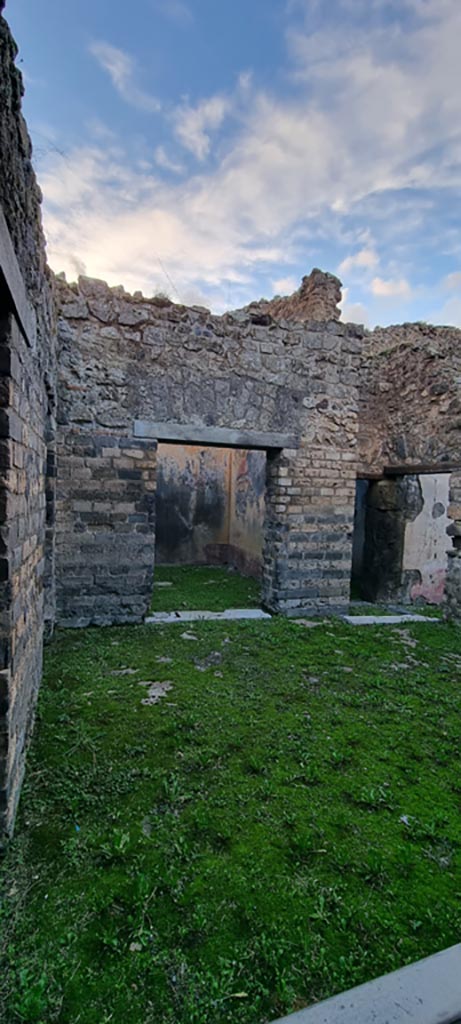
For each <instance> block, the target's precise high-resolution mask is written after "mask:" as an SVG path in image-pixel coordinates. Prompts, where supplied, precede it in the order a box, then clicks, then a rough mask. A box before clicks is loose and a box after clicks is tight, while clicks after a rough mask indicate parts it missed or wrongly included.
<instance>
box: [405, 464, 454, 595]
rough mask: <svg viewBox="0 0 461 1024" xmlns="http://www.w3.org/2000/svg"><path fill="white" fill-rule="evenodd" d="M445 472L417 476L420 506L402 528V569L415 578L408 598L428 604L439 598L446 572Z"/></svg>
mask: <svg viewBox="0 0 461 1024" xmlns="http://www.w3.org/2000/svg"><path fill="white" fill-rule="evenodd" d="M449 482H450V474H449V473H435V474H427V475H426V474H425V475H423V476H420V477H419V483H420V487H421V494H422V499H423V507H422V509H421V512H420V513H419V515H418V516H417V517H416V519H414V520H413V521H411V522H408V523H407V525H406V529H405V539H404V550H403V566H402V568H403V572H404V573H406V572H411V573H417V574H419V575H420V579H419V581H418V580H417V581H415V582H414V583H413V584H412V585H411V586H410V599H411V600H412V601H416V600H417V599H418V598H424V600H426V601H428V602H429V603H430V604H440V603H441V602H442V601H443V596H444V589H445V579H446V574H447V550H448V548H449V539H448V537H447V532H446V531H447V527H448V526H449V524H450V519H449V518H448V515H447V508H448V504H449Z"/></svg>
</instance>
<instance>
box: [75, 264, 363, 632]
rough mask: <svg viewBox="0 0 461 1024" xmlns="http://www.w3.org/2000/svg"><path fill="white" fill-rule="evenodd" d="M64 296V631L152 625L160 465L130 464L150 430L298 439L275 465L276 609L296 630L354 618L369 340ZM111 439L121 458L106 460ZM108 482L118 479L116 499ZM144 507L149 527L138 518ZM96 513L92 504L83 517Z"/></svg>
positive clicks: (272, 603) (83, 293)
mask: <svg viewBox="0 0 461 1024" xmlns="http://www.w3.org/2000/svg"><path fill="white" fill-rule="evenodd" d="M57 294H58V302H59V309H60V317H59V455H58V522H57V530H58V553H57V587H58V614H59V620H60V621H64V622H66V623H70V622H71V621H73V622H75V623H83V622H98V621H101V615H102V614H103V615H104V617H105V618H104V621H108V619H109V618H110V620H111V621H132V620H133V619H140V618H141V617H142V611H143V609H144V610H145V609H147V604H148V590H149V587H150V583H151V577H152V569H153V553H154V529H153V523H152V519H151V518H148V519H147V520H143V521H142V522H141V521H138V519H137V518H136V517H137V516H138V515H144V514H147V515H148V517H151V516H152V510H149V512H148V513H146V511H145V509H144V506H143V504H142V503H143V501H144V500H145V497H146V494H145V485H148V486H149V487H151V488H152V489H153V488H154V486H155V485H154V483H153V480H152V474H153V464H152V465H151V464H150V463H149V464H147V462H145V463H143V464H142V466H141V468H140V469H139V470H135V468H134V463H133V464H131V463H130V465H128V463H127V462H126V455H124V447H123V444H122V442H124V444H125V445H126V448H127V449H133V444H132V440H133V434H134V431H133V426H134V421H135V420H147V421H154V422H156V423H158V422H161V423H176V424H183V425H187V426H190V427H191V428H194V427H195V428H200V427H202V428H203V427H206V426H208V427H209V426H210V425H211V426H213V427H218V428H219V427H221V428H234V429H235V428H240V429H244V430H245V431H247V432H250V433H251V432H261V431H264V432H269V433H271V435H273V434H274V432H284V433H285V434H289V435H291V437H292V438H293V439H294V440H293V447H288V446H287V447H285V448H283V450H282V451H275V452H272V454H271V458H270V460H269V461H270V467H269V472H268V493H267V513H266V524H265V555H264V600H265V602H266V604H267V605H268V606H269V607H271V608H273V609H274V610H276V611H281V612H285V613H288V614H301V613H302V612H303V611H308V610H320V609H323V608H326V609H327V608H332V607H344V606H345V605H346V603H347V601H348V596H349V576H350V558H351V532H352V519H353V508H354V488H355V464H356V437H357V401H358V383H359V381H358V377H359V368H360V363H361V348H362V333H363V332H362V331H361V330H360V329H359V328H356V327H355V326H354V325H344V324H340V323H338V322H336V321H330V322H329V323H323V324H321V323H316V322H312V323H297V322H293V323H288V322H286V323H284V324H283V325H281V324H279V323H277V322H276V321H274V320H272V319H271V318H270V317H269V316H267V317H264V322H261V316H260V314H259V313H256V314H252V312H251V310H249V311H237V312H236V313H234V314H226V315H224V316H222V317H218V316H211V314H210V313H209V312H208V311H207V310H204V309H202V308H197V307H192V308H186V307H183V306H179V305H175V304H173V303H171V302H169V301H168V300H165V299H158V298H157V299H155V298H154V299H150V300H148V299H143V298H141V297H132V296H130V295H127V294H126V293H125V292H124V290H123V288H115V289H114V288H112V289H110V288H109V287H108V286H107V285H106V284H104V283H103V282H97V281H91V280H89V279H86V278H80V280H79V284H78V285H72V286H70V285H68V284H67V283H66V282H65V281H63V280H60V281H58V282H57ZM95 438H96V439H97V444H96V446H95V443H94V439H95ZM104 438H106V439H108V440H107V444H106V445H105V448H106V449H107V452H108V450H109V448H110V447H111V446H112V448H113V450H114V451H115V452H116V454H115V455H114V454H112V456H110V455H109V454H106V455H104V456H103V455H102V454H101V453H102V449H103V446H104ZM190 440H191V441H193V440H194V438H193V437H191V438H190ZM139 445H140V448H139V451H140V452H141V450H142V451H143V453H144V454H143V458H145V459H147V456H148V454H149V455H150V456H152V457H153V455H154V447H155V445H154V444H153V442H145V443H144V447H142V443H141V442H139ZM249 446H250V447H251V445H249ZM129 458H132V459H134V455H130V456H129ZM94 459H96V460H97V461H96V462H93V460H94ZM105 459H109V460H110V462H108V463H106V462H105V461H104V460H105ZM120 459H122V460H123V461H122V463H120V462H119V460H120ZM122 467H123V470H122V471H123V472H127V473H129V475H130V479H131V480H132V481H133V480H134V476H133V475H132V474H133V473H137V474H138V475H137V485H136V493H134V490H135V489H134V487H133V492H132V493H131V492H130V495H128V494H127V493H126V490H125V484H124V492H123V495H122V496H121V495H120V493H119V487H118V484H117V481H121V480H122V479H123V476H121V475H120V469H122ZM101 472H102V473H104V474H105V473H107V483H108V486H106V487H104V489H103V487H102V483H101V480H102V478H101ZM111 474H112V483H113V486H112V487H111V486H109V484H110V475H111ZM85 478H86V479H87V480H88V482H89V484H90V486H84V479H85ZM82 488H83V490H84V493H85V497H84V498H82ZM131 498H132V499H133V501H134V503H135V505H136V508H135V509H134V511H129V510H128V508H127V507H126V506H127V505H128V504H129V502H130V500H131ZM82 500H84V501H87V502H89V503H90V504H91V508H88V509H86V510H85V514H84V517H82V510H81V508H80V502H81V501H82ZM138 503H139V506H138ZM120 505H121V506H122V508H120ZM114 515H115V516H117V517H120V518H118V519H116V520H115V519H114ZM123 517H125V518H123ZM115 522H118V523H119V524H120V525H119V526H118V527H117V528H116V529H117V532H118V531H121V532H123V534H124V538H123V539H124V550H125V552H126V556H127V559H130V560H131V563H132V565H133V572H134V571H135V569H136V571H137V573H138V574H140V577H141V578H140V579H138V582H140V587H137V588H136V594H135V593H134V588H133V586H132V584H131V581H130V580H129V578H128V577H126V576H125V577H123V578H122V579H121V580H119V581H118V584H117V587H115V586H114V585H113V578H112V575H111V564H113V560H112V561H111V557H110V551H111V550H115V548H116V547H117V543H116V542H114V538H113V535H114V531H115V526H114V523H115ZM104 548H105V556H104V562H105V565H106V568H105V569H104V568H103V564H102V563H101V566H100V569H101V571H100V573H99V574H98V578H97V581H96V579H95V584H94V589H92V590H90V592H88V590H87V589H86V588H85V600H84V601H83V602H82V600H81V598H80V596H79V595H82V588H81V582H79V581H81V579H82V574H81V570H85V567H86V569H87V571H88V572H89V573H91V567H90V566H89V564H88V557H89V552H91V559H92V563H93V564H94V558H95V557H96V552H97V551H98V550H101V551H102V550H103V549H104ZM140 550H142V557H141V561H139V557H138V556H139V551H140ZM83 575H84V576H85V572H83ZM103 577H104V579H103ZM86 579H87V582H88V576H86ZM98 588H100V589H99V591H98ZM103 592H104V594H105V600H104V611H103V612H101V602H100V600H99V595H100V594H101V593H103ZM140 595H141V596H142V600H140ZM135 598H136V600H134V599H135Z"/></svg>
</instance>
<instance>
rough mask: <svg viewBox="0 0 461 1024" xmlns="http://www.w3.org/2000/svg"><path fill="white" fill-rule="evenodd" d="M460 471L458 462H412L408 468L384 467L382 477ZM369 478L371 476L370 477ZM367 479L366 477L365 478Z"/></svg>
mask: <svg viewBox="0 0 461 1024" xmlns="http://www.w3.org/2000/svg"><path fill="white" fill-rule="evenodd" d="M460 470H461V465H460V463H459V462H442V461H440V462H431V463H427V462H413V463H411V464H409V465H408V466H405V465H403V466H402V465H399V466H384V470H383V472H384V476H424V474H425V473H430V474H431V475H432V474H434V473H457V472H459V471H460ZM370 476H371V475H370ZM366 479H368V477H366Z"/></svg>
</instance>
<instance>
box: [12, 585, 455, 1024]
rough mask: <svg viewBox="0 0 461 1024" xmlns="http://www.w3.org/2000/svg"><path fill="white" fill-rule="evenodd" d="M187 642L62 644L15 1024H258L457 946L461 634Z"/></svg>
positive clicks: (49, 713) (248, 631)
mask: <svg viewBox="0 0 461 1024" xmlns="http://www.w3.org/2000/svg"><path fill="white" fill-rule="evenodd" d="M211 589H212V588H210V590H211ZM183 632H184V627H182V626H181V625H174V626H169V627H162V628H159V627H149V626H145V627H125V628H116V629H87V630H82V631H67V632H60V633H58V634H57V635H56V637H55V639H54V640H53V642H52V643H51V644H50V646H49V647H48V650H47V658H46V675H45V681H44V685H43V689H42V694H41V700H40V711H39V720H38V725H37V729H36V733H35V738H34V742H33V745H32V748H31V751H30V754H29V759H28V769H27V775H26V781H25V786H24V791H23V797H22V800H21V807H20V814H19V818H18V824H17V830H16V835H15V838H14V841H13V842H12V844H11V846H10V849H9V852H8V854H7V857H6V859H5V862H4V863H3V867H2V875H3V892H4V900H3V904H2V909H1V916H0V925H1V928H2V937H1V941H0V951H1V957H2V963H1V964H0V1000H1V1001H2V1007H3V1013H4V1016H3V1017H2V1016H1V1011H0V1017H1V1019H2V1020H5V1021H8V1024H17V1022H23V1024H24V1022H25V1024H54V1022H60V1024H106V1022H107V1024H109V1022H110V1024H127V1022H129V1024H225V1022H230V1024H261V1022H266V1021H270V1020H271V1019H273V1018H275V1017H277V1016H279V1015H281V1014H282V1013H285V1012H289V1011H290V1010H292V1009H295V1008H298V1007H301V1006H303V1005H306V1004H308V1003H310V1002H313V1001H314V1000H317V999H321V998H323V997H326V996H329V995H332V994H333V993H335V992H337V991H340V990H342V989H344V988H347V987H350V986H352V985H355V984H358V983H360V982H363V981H365V980H368V979H370V978H372V977H374V976H376V975H379V974H380V973H383V972H386V971H390V970H393V969H394V968H397V967H400V966H402V965H403V964H406V963H409V962H411V961H413V960H415V959H418V958H420V957H423V956H425V955H429V954H431V953H434V952H436V951H437V950H440V949H442V948H443V947H445V946H449V945H451V944H453V943H454V942H456V941H459V933H460V927H461V872H460V868H461V816H460V800H461V769H460V754H459V736H460V732H461V728H460V726H461V720H460V719H461V644H460V631H459V630H458V629H456V628H455V627H453V626H450V625H446V624H443V623H442V624H440V625H435V624H434V625H431V624H420V625H412V626H409V627H408V626H407V627H405V628H402V627H386V628H385V629H384V628H380V627H376V628H374V627H367V628H366V629H363V630H361V629H358V628H353V627H350V626H347V625H346V624H344V623H341V622H339V621H335V620H333V621H330V622H328V623H326V624H325V625H321V626H316V627H315V628H313V629H308V628H305V627H303V626H301V625H297V624H296V623H293V622H289V621H286V620H281V619H278V620H272V621H271V622H262V623H248V622H241V623H229V624H222V623H203V622H201V623H196V624H194V626H193V628H191V627H189V628H188V630H187V632H188V633H192V634H193V635H195V636H196V637H197V639H196V640H188V639H184V638H182V635H181V634H182V633H183ZM167 658H168V659H171V660H170V661H166V660H164V659H167ZM128 669H130V670H132V671H130V672H128V671H127V670H128ZM201 669H202V670H203V671H202V670H201ZM116 673H119V674H116ZM120 673H124V674H120ZM168 680H169V681H171V682H172V684H173V685H172V688H171V690H170V691H169V692H168V693H167V695H166V696H165V698H164V699H163V700H161V701H160V702H159V703H158V704H156V705H154V706H147V705H143V704H141V699H142V698H143V696H144V695H145V693H146V688H145V687H141V686H140V685H139V683H140V682H141V681H168Z"/></svg>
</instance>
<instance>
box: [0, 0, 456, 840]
mask: <svg viewBox="0 0 461 1024" xmlns="http://www.w3.org/2000/svg"><path fill="white" fill-rule="evenodd" d="M2 8H3V4H2V3H1V0H0V11H1V10H2ZM15 57H16V47H15V44H14V41H13V40H12V38H11V35H10V32H9V29H8V26H7V23H6V22H5V20H4V19H3V18H2V17H1V16H0V583H1V595H0V832H1V833H2V834H8V833H10V832H11V829H12V825H13V821H14V814H15V809H16V806H17V800H18V795H19V791H20V783H21V778H22V774H23V771H24V764H25V753H26V749H27V743H28V739H29V736H30V733H31V728H32V723H33V717H34V708H35V702H36V696H37V691H38V687H39V684H40V678H41V661H42V645H43V637H44V634H45V632H47V633H50V632H51V631H52V629H53V626H54V624H55V622H57V623H58V624H61V625H72V626H83V625H87V624H90V623H93V624H97V625H109V624H111V623H123V622H127V623H128V622H142V621H143V617H144V615H145V613H146V611H147V608H148V605H149V600H150V594H151V590H152V581H153V572H154V541H155V489H156V449H157V438H156V437H155V433H154V434H153V435H152V436H150V437H149V436H142V435H140V434H139V433H137V432H136V423H137V422H138V421H146V422H147V423H149V422H150V423H154V424H163V425H165V424H173V425H176V426H178V425H179V427H180V428H182V429H183V430H184V431H185V432H186V434H187V432H188V431H190V433H191V435H194V434H195V432H199V433H200V431H202V432H203V431H204V430H205V428H206V429H207V430H208V431H209V430H212V429H213V430H218V431H219V429H220V430H221V431H223V432H224V433H226V432H227V433H229V432H231V431H234V432H235V431H240V434H244V435H245V436H246V437H247V439H248V438H249V439H250V440H249V442H248V444H247V447H250V448H251V447H252V445H251V438H252V437H254V438H259V439H261V437H266V438H269V440H268V441H267V444H266V443H262V442H261V440H259V442H258V443H257V444H256V443H255V445H254V447H256V448H258V447H259V448H261V447H262V448H267V484H266V496H265V497H266V501H265V507H266V519H265V524H264V552H263V563H264V565H263V601H264V603H265V605H266V606H267V607H268V608H269V609H271V610H272V611H274V612H276V613H281V614H287V615H305V614H311V613H312V614H315V613H318V612H320V613H322V614H323V613H325V612H328V611H337V610H345V609H346V607H347V604H348V600H349V582H350V571H351V553H352V529H353V516H354V497H355V486H356V478H357V475H358V474H359V475H362V476H369V477H373V478H375V479H379V478H380V477H381V476H382V475H383V473H384V472H387V473H389V469H390V470H391V471H392V469H393V468H394V470H395V472H396V473H399V472H400V473H401V472H405V470H408V473H409V474H411V473H412V472H414V464H415V463H417V464H424V465H430V467H431V469H432V471H434V470H437V468H438V469H439V471H441V472H447V471H449V470H450V469H452V470H453V472H452V480H451V499H450V502H451V503H450V506H449V515H450V517H451V520H452V525H451V527H450V531H451V536H450V537H447V548H449V549H450V557H449V559H448V561H449V570H448V581H447V594H446V609H447V615H449V616H450V617H451V618H453V619H461V570H460V566H461V484H460V481H461V476H460V473H459V472H458V471H457V470H459V469H460V467H461V365H460V363H461V345H460V340H461V332H460V331H458V330H456V329H455V328H450V327H443V328H434V327H430V326H427V325H422V324H405V325H403V326H402V327H390V328H385V329H379V330H376V331H374V332H371V333H370V332H367V331H365V330H364V328H362V327H360V326H358V325H356V324H344V323H341V322H340V320H339V309H338V302H339V298H340V288H341V286H340V282H339V281H338V279H337V278H335V277H334V276H333V275H331V274H324V273H323V272H322V271H320V270H318V269H316V270H314V271H313V272H312V273H311V274H310V275H308V276H306V277H305V278H303V281H302V283H301V286H300V288H299V289H298V290H297V292H295V293H294V295H293V296H286V297H281V298H280V297H277V298H276V299H274V300H271V301H266V300H261V301H259V302H256V303H252V304H251V305H250V306H248V307H247V308H246V309H242V310H237V311H234V312H233V313H226V314H224V315H223V316H215V315H212V314H211V313H210V312H209V311H208V310H205V309H203V308H199V307H190V308H188V307H184V306H181V305H177V304H174V303H172V302H170V301H169V300H168V299H165V298H160V297H157V298H155V297H153V298H143V297H142V295H140V293H136V294H135V295H134V296H131V295H129V294H127V293H126V292H125V291H124V289H123V287H121V286H120V287H118V288H109V287H108V285H107V284H105V283H104V282H101V281H95V280H91V279H89V278H85V277H83V278H80V279H79V281H78V282H77V283H76V284H68V283H67V282H66V281H65V280H64V279H63V278H62V277H59V278H57V279H53V277H52V275H51V272H50V271H49V269H48V268H47V265H46V256H45V247H44V241H43V234H42V228H41V220H40V191H39V188H38V185H37V183H36V180H35V177H34V173H33V169H32V163H31V145H30V140H29V138H28V135H27V130H26V126H25V124H24V121H23V118H22V115H21V96H22V81H21V76H20V73H19V72H18V70H17V68H16V66H15ZM56 321H57V326H56ZM58 367H59V369H58ZM240 434H239V436H240ZM277 437H278V438H279V439H280V438H289V440H285V441H283V442H282V441H280V440H279V442H277V441H276V438H277ZM270 438H273V439H274V440H273V441H272V442H271V441H270ZM173 439H174V438H173ZM186 440H187V437H186ZM190 440H191V441H194V440H200V438H196V437H195V436H191V437H190ZM391 475H392V472H391ZM450 531H449V532H450Z"/></svg>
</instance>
